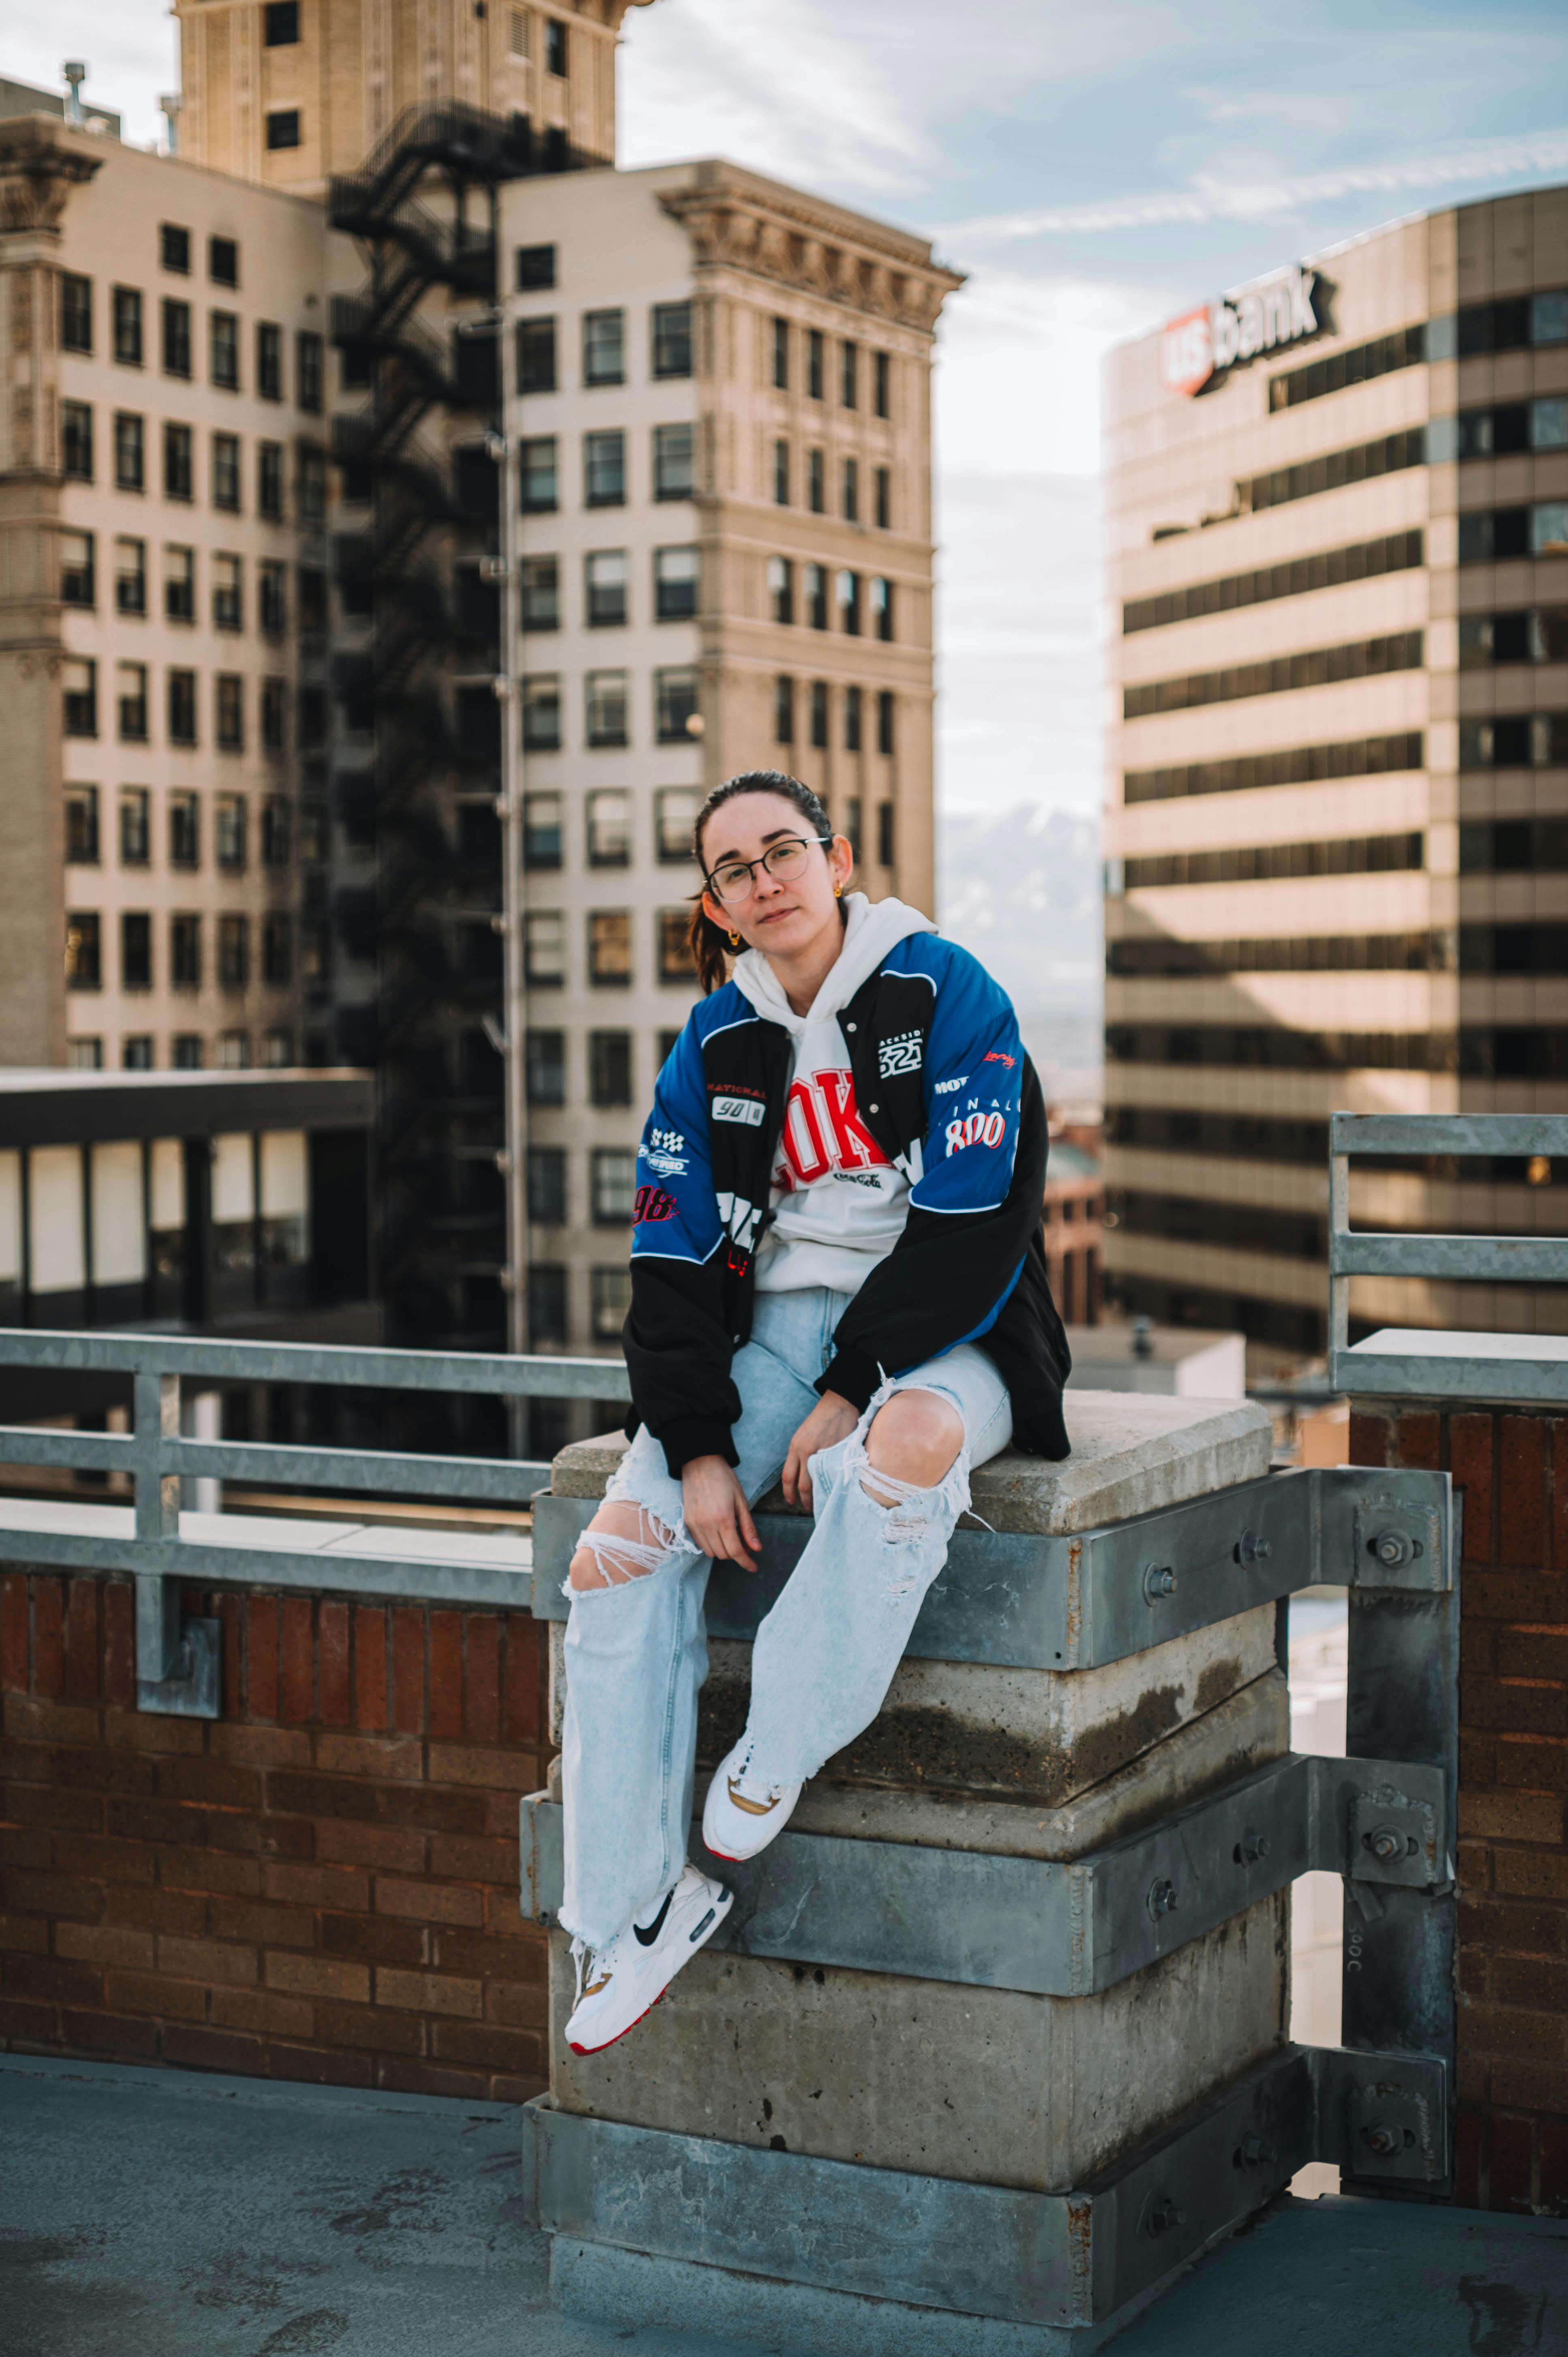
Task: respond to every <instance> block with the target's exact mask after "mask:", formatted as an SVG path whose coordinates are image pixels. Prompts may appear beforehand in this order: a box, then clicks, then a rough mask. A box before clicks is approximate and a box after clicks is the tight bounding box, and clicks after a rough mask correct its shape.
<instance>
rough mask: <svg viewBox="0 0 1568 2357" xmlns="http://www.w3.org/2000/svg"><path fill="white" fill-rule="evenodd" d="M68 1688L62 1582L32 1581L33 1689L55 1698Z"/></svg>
mask: <svg viewBox="0 0 1568 2357" xmlns="http://www.w3.org/2000/svg"><path fill="white" fill-rule="evenodd" d="M64 1691H65V1619H64V1593H63V1587H62V1583H61V1582H60V1581H59V1580H58V1579H35V1580H34V1582H33V1692H34V1693H35V1694H36V1695H42V1696H43V1697H44V1698H45V1699H46V1700H48V1701H54V1700H57V1699H58V1698H59V1695H61V1694H63V1693H64Z"/></svg>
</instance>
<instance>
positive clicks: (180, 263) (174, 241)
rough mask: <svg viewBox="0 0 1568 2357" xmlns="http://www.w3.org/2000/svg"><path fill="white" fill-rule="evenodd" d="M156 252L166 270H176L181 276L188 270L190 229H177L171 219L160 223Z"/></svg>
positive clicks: (186, 273) (185, 274) (187, 272)
mask: <svg viewBox="0 0 1568 2357" xmlns="http://www.w3.org/2000/svg"><path fill="white" fill-rule="evenodd" d="M158 253H159V256H160V258H161V260H162V262H163V266H164V268H165V269H166V270H177V271H178V272H179V273H180V274H181V275H182V276H188V274H189V271H190V231H188V229H178V228H177V227H176V225H175V223H174V222H173V221H164V222H162V223H160V225H159V229H158Z"/></svg>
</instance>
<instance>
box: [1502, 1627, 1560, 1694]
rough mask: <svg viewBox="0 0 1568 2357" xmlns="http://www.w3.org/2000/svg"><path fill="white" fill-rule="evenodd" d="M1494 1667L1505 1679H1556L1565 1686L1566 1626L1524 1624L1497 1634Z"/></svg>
mask: <svg viewBox="0 0 1568 2357" xmlns="http://www.w3.org/2000/svg"><path fill="white" fill-rule="evenodd" d="M1497 1640H1498V1653H1497V1665H1498V1671H1499V1673H1500V1674H1501V1675H1502V1676H1504V1677H1505V1678H1556V1679H1557V1680H1558V1681H1559V1682H1560V1683H1561V1684H1568V1627H1564V1626H1563V1624H1562V1623H1561V1622H1559V1623H1558V1624H1556V1625H1555V1626H1552V1625H1551V1624H1548V1623H1539V1622H1538V1623H1527V1624H1526V1625H1525V1626H1524V1627H1523V1628H1514V1629H1499V1630H1498V1631H1497Z"/></svg>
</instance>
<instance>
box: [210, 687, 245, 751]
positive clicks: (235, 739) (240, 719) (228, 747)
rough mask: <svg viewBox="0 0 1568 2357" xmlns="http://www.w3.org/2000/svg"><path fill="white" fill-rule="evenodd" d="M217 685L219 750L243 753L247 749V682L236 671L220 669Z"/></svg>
mask: <svg viewBox="0 0 1568 2357" xmlns="http://www.w3.org/2000/svg"><path fill="white" fill-rule="evenodd" d="M215 685H216V690H217V712H218V750H219V751H220V753H242V752H243V751H244V749H245V683H244V681H243V680H242V679H241V678H240V677H239V676H238V674H237V673H234V672H231V671H220V673H219V674H218V678H217V681H216V683H215Z"/></svg>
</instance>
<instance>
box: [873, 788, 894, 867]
mask: <svg viewBox="0 0 1568 2357" xmlns="http://www.w3.org/2000/svg"><path fill="white" fill-rule="evenodd" d="M876 857H877V862H878V864H879V865H880V866H883V867H891V866H893V864H894V860H893V804H892V803H891V802H878V803H877V805H876Z"/></svg>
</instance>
